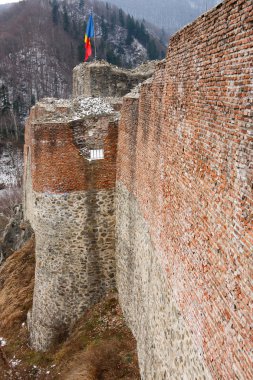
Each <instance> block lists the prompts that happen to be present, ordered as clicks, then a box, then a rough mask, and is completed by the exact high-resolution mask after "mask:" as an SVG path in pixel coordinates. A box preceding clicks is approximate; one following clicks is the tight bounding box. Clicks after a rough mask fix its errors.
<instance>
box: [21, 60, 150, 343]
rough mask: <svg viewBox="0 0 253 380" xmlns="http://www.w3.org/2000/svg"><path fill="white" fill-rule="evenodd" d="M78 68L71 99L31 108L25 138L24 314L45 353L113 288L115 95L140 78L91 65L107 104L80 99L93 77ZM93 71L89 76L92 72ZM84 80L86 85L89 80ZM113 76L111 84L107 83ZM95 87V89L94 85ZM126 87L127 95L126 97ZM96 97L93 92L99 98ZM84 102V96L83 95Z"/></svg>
mask: <svg viewBox="0 0 253 380" xmlns="http://www.w3.org/2000/svg"><path fill="white" fill-rule="evenodd" d="M90 66H92V67H93V66H94V64H91V65H88V64H82V65H79V66H78V67H77V68H76V69H75V75H74V86H73V87H74V95H75V96H77V95H80V96H79V97H77V98H74V99H73V100H56V99H44V100H42V101H41V102H39V103H37V104H36V106H35V107H33V108H32V110H31V113H30V117H29V119H28V121H27V124H26V135H25V178H24V183H25V186H24V188H25V192H24V205H25V207H24V208H25V217H26V219H29V220H30V222H31V225H32V227H33V229H34V232H35V238H36V276H35V289H34V299H33V307H32V310H31V311H30V313H29V315H28V324H29V330H30V336H31V342H32V345H33V347H34V348H35V349H37V350H46V349H47V348H48V347H49V346H50V345H51V344H53V343H54V342H56V341H59V339H61V337H63V336H64V335H65V334H66V332H67V331H68V330H69V328H70V327H71V326H72V324H73V323H74V322H75V321H76V320H77V318H78V317H80V316H81V315H82V313H83V312H84V310H86V309H87V308H88V307H90V306H91V305H92V304H94V303H96V302H97V301H98V300H99V299H101V297H102V296H103V295H104V294H105V293H106V292H108V291H109V290H111V289H113V288H114V287H115V212H114V195H115V181H116V155H117V134H118V128H117V127H118V119H119V112H118V110H119V108H120V106H121V101H120V97H121V95H122V94H123V93H125V92H127V91H128V90H129V88H131V87H132V86H134V85H136V84H137V83H138V82H139V81H140V80H144V79H146V77H147V76H150V75H151V73H152V72H153V71H152V70H153V69H152V67H153V64H152V65H151V71H150V70H148V72H146V73H145V74H143V75H140V74H139V73H133V72H131V71H128V70H119V69H116V68H113V67H111V66H108V65H107V64H104V63H103V64H99V63H96V64H95V69H96V73H97V72H99V70H100V69H101V71H102V74H103V73H104V70H105V69H106V71H107V85H108V88H109V87H110V85H109V83H111V88H114V83H115V78H116V77H117V76H120V78H121V79H120V80H121V86H120V88H119V89H117V88H116V87H115V88H114V90H113V92H112V91H111V90H110V91H109V89H108V92H109V95H111V96H112V95H113V98H112V97H111V98H110V99H106V98H101V97H97V98H94V97H92V95H94V94H93V90H92V88H91V87H89V86H88V87H87V88H86V89H85V88H84V89H83V90H82V92H83V93H82V94H77V93H76V91H75V88H76V87H77V85H76V83H79V89H80V83H82V86H85V85H87V84H85V83H84V82H82V81H83V78H86V80H90V82H91V83H93V79H92V78H93V74H94V73H93V71H92V68H90ZM92 73H93V74H92ZM87 78H88V79H87ZM110 78H111V79H110ZM96 86H97V85H96ZM123 87H124V88H125V90H124V91H123V90H122V89H123ZM99 95H102V96H103V95H105V88H104V87H103V85H102V83H101V94H99V92H98V89H97V87H96V96H99ZM84 96H85V97H84Z"/></svg>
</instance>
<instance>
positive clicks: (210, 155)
mask: <svg viewBox="0 0 253 380" xmlns="http://www.w3.org/2000/svg"><path fill="white" fill-rule="evenodd" d="M252 26H253V4H252V1H251V0H237V1H234V0H227V1H225V2H223V3H222V4H220V5H219V6H218V7H217V8H215V9H213V10H212V11H210V12H209V13H207V14H205V15H203V16H202V17H200V18H198V19H197V20H196V21H195V22H194V23H193V24H191V25H189V26H187V27H186V28H184V29H183V30H181V31H180V32H179V33H177V34H176V35H175V36H174V37H173V38H172V39H171V41H170V45H169V48H168V53H167V60H166V66H165V68H164V67H160V69H159V70H158V71H157V72H156V75H155V77H154V79H153V81H150V80H149V81H148V82H147V83H145V84H144V85H142V88H141V91H140V95H139V96H138V95H136V94H135V95H133V96H131V95H129V96H127V97H126V98H125V100H124V104H123V109H122V119H121V124H120V131H119V143H118V147H119V153H118V174H117V185H118V203H117V231H118V232H117V261H118V264H117V265H118V274H117V276H118V287H119V290H120V295H121V302H122V305H123V308H124V310H125V313H126V317H127V318H128V320H129V323H130V324H131V325H132V327H133V330H134V333H135V335H136V336H137V340H138V345H139V347H142V346H143V344H144V345H145V344H147V342H149V345H150V347H149V349H150V350H151V352H153V353H152V355H153V362H155V361H157V363H158V364H150V361H151V359H150V357H147V358H145V355H146V354H144V351H145V350H144V349H142V348H140V350H139V351H140V363H141V371H142V373H143V376H144V378H146V379H155V378H156V377H155V375H154V374H155V373H156V371H158V373H159V375H158V377H157V378H159V379H163V378H164V379H167V378H173V379H177V378H184V377H182V376H187V373H188V376H189V373H190V372H189V371H192V372H191V373H193V374H194V376H196V377H197V378H198V379H200V378H201V379H202V378H206V377H207V376H208V375H207V372H208V371H210V376H211V377H212V378H214V379H251V378H252V377H253V370H252V368H253V366H252V361H251V360H252V358H251V356H250V349H252V340H251V339H252V335H251V334H252V331H251V329H250V325H252V314H251V310H250V304H251V302H252V288H251V285H250V277H251V275H252V261H251V260H252V256H251V255H252V243H253V231H252V203H253V202H252V170H253V168H252V162H253V149H252V148H253V109H252V102H253V95H252V74H253V61H252V57H253V38H252ZM126 194H127V195H126ZM136 202H137V206H134V205H135V204H136ZM125 203H127V205H128V206H125ZM121 204H124V208H123V207H121ZM136 210H138V211H136ZM135 212H138V215H136V214H135ZM143 223H144V224H145V225H146V230H147V231H148V232H145V233H148V235H149V238H150V242H148V240H147V237H146V235H145V233H144V230H143V234H142V233H141V231H137V232H136V233H135V232H134V226H135V225H136V226H140V225H143ZM140 235H141V236H140ZM144 241H146V243H145V244H144V243H143V242H144ZM141 249H143V250H145V252H144V251H141ZM146 250H147V252H149V261H147V260H142V259H141V258H142V257H146V256H147V252H146ZM150 252H152V255H151V256H150ZM154 262H159V265H158V268H159V269H157V264H154ZM130 263H132V266H131V265H130ZM136 265H139V267H138V268H136ZM140 266H141V267H140ZM164 272H166V279H167V281H168V292H169V293H170V294H171V299H170V301H169V302H171V303H173V305H174V303H175V305H176V306H175V307H176V309H177V310H178V313H179V314H178V315H182V316H183V319H184V323H185V326H184V331H187V332H188V333H189V334H190V335H189V336H190V338H189V340H191V341H192V346H191V347H190V348H189V347H188V348H186V349H185V350H181V351H180V350H178V351H177V350H176V347H177V345H176V340H175V339H174V338H172V336H171V337H169V338H168V336H167V337H166V333H165V332H166V328H168V321H171V310H165V309H166V306H164V303H163V301H162V297H163V296H165V295H164V294H161V293H160V292H159V288H157V289H156V290H154V289H153V288H152V289H153V290H152V291H150V293H149V291H148V289H149V287H148V285H147V284H148V283H149V282H150V281H152V278H154V277H155V276H157V283H158V281H160V280H159V278H161V276H164ZM137 273H138V276H137ZM148 278H149V280H148ZM164 281H165V280H164ZM129 287H131V289H135V291H132V292H131V293H129V294H128V293H127V291H126V290H125V289H129ZM145 289H146V291H145ZM151 304H152V305H153V306H154V307H155V308H156V316H155V318H156V319H157V323H158V322H159V324H160V326H162V327H161V328H163V329H164V335H163V336H160V337H159V342H158V344H157V342H156V341H155V334H154V331H155V330H154V329H153V331H152V329H150V326H151V324H152V323H153V322H152V321H151V320H150V318H149V314H150V313H149V312H150V306H149V305H151ZM138 305H139V306H138ZM173 307H174V306H173ZM164 310H165V311H164ZM148 311H149V312H148ZM140 312H141V313H143V314H145V313H146V319H144V320H143V319H142V316H141V315H140ZM173 323H174V322H173ZM143 325H144V327H143ZM170 328H171V326H170ZM147 330H150V331H149V332H147ZM140 331H142V332H143V331H146V335H145V336H144V335H143V334H141V333H140ZM188 333H187V334H188ZM167 335H168V334H167ZM144 340H145V342H146V343H145V342H143V341H144ZM165 341H166V342H167V347H168V351H169V350H172V352H173V353H171V356H170V359H171V363H169V362H168V360H170V359H169V358H168V357H167V356H166V355H167V353H166V352H164V342H165ZM170 345H172V346H173V345H174V347H175V350H174V351H173V348H172V349H171V347H170V348H169V346H170ZM165 347H166V345H165ZM192 347H195V348H192ZM152 350H153V351H152ZM193 351H194V352H195V353H196V355H197V356H196V355H195V354H192V353H193ZM189 353H191V354H192V355H193V356H194V355H195V356H194V358H193V359H192V368H191V369H189V368H190V367H189V363H188V364H187V363H185V362H184V360H185V358H186V357H187V355H188V354H189ZM196 357H197V358H198V360H200V361H201V363H202V365H203V368H205V369H204V370H203V368H202V370H200V366H199V365H197V364H196V363H197V359H196ZM154 358H155V359H154ZM180 358H181V359H180ZM165 359H166V360H165ZM179 359H180V360H182V361H183V363H184V364H183V365H182V366H181V367H180V366H177V365H176V364H177V362H179ZM152 366H153V367H152ZM154 367H156V368H154ZM161 367H163V372H162V371H161ZM205 371H206V372H205ZM168 374H170V376H172V377H169V376H168ZM185 378H187V377H185ZM188 378H189V377H188ZM190 378H193V377H190Z"/></svg>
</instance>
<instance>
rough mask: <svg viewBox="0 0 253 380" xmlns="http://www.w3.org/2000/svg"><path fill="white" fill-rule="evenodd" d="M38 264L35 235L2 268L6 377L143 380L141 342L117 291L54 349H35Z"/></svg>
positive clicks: (1, 359)
mask: <svg viewBox="0 0 253 380" xmlns="http://www.w3.org/2000/svg"><path fill="white" fill-rule="evenodd" d="M34 267H35V258H34V238H32V239H31V240H29V241H28V242H27V243H26V244H25V245H24V247H23V248H22V249H20V250H19V251H17V252H15V253H14V254H13V255H12V256H11V257H9V258H8V259H7V260H6V262H5V263H4V264H3V265H2V266H1V267H0V278H1V281H0V314H1V320H0V378H1V380H4V379H6V380H10V379H15V380H16V379H20V380H29V379H30V380H34V379H37V380H45V379H47V380H53V379H59V380H60V379H61V380H62V379H65V380H79V379H80V380H81V379H84V378H85V379H86V380H88V379H90V380H98V379H104V380H118V379H124V380H139V369H138V363H137V355H136V343H135V340H134V338H133V336H132V334H131V332H130V331H129V329H128V328H127V327H126V325H125V322H124V320H123V316H122V312H121V309H120V307H119V305H118V299H117V295H116V294H115V293H114V294H110V295H109V296H107V297H106V298H105V299H104V300H103V301H102V302H100V303H99V304H97V305H96V306H95V307H93V308H92V309H90V310H89V311H88V312H87V313H85V314H84V315H83V317H82V318H80V320H79V321H78V322H77V324H76V325H75V326H74V328H73V329H72V331H71V334H70V335H69V337H68V339H67V340H66V341H65V342H64V343H61V344H59V345H56V346H55V347H54V348H53V349H52V350H51V351H50V352H47V353H40V352H34V351H33V350H31V349H30V348H29V338H28V331H27V325H26V316H27V311H28V310H29V309H30V307H31V305H32V296H33V286H34ZM63 338H64V339H66V338H67V337H63ZM1 346H2V347H1Z"/></svg>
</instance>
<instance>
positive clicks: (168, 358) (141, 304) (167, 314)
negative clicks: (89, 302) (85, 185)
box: [116, 184, 212, 380]
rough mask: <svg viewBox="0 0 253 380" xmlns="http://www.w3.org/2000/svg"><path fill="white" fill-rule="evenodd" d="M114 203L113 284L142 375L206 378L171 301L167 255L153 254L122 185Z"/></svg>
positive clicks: (136, 209) (200, 353)
mask: <svg viewBox="0 0 253 380" xmlns="http://www.w3.org/2000/svg"><path fill="white" fill-rule="evenodd" d="M116 204H117V210H116V213H117V258H118V259H117V268H116V273H117V285H118V291H119V294H120V299H121V305H122V307H123V309H124V312H125V315H126V320H127V322H128V324H129V326H130V327H131V329H132V331H133V333H134V335H135V338H136V340H137V343H138V356H139V366H140V370H141V377H142V379H148V380H149V379H154V380H157V379H159V380H162V379H164V380H166V379H173V380H181V379H198V380H204V379H206V380H207V379H211V378H212V377H211V375H210V373H209V370H208V369H207V368H206V366H205V364H204V361H203V349H202V347H197V348H196V346H195V344H194V341H193V339H192V334H191V331H190V329H189V327H188V326H187V325H186V323H185V321H184V318H183V316H182V314H181V312H180V310H179V308H178V305H177V303H176V300H175V297H174V294H173V289H172V288H171V286H170V283H169V279H168V275H167V271H166V266H165V265H164V264H165V262H166V258H163V256H162V255H161V252H156V250H155V248H154V246H153V244H152V241H151V239H150V232H149V229H148V225H147V223H146V221H145V219H144V218H143V217H142V216H141V210H140V208H139V205H138V202H137V201H136V198H135V197H134V196H133V195H132V194H131V193H130V192H129V191H128V190H127V189H126V187H125V186H124V185H122V184H119V185H118V187H117V202H116ZM164 260H165V261H164Z"/></svg>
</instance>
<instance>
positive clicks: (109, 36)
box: [0, 0, 165, 137]
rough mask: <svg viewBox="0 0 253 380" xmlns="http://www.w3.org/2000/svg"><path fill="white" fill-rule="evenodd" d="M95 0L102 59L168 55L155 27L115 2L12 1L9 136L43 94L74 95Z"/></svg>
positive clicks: (7, 56) (1, 31)
mask: <svg viewBox="0 0 253 380" xmlns="http://www.w3.org/2000/svg"><path fill="white" fill-rule="evenodd" d="M92 4H93V8H94V21H95V27H96V44H97V58H98V59H106V60H108V61H109V62H111V63H114V64H117V65H120V66H125V67H134V66H136V65H138V64H140V63H141V62H143V61H145V60H147V59H155V58H161V57H162V56H163V55H164V53H165V51H164V46H163V45H161V43H160V42H159V40H158V38H157V37H155V36H154V33H152V36H151V35H150V34H149V33H148V32H147V30H146V29H145V26H144V24H142V23H139V22H136V21H135V20H134V19H133V18H132V17H130V16H127V15H126V14H124V13H123V12H122V11H121V10H119V9H118V8H117V7H115V6H109V5H108V4H107V5H105V4H104V3H102V2H98V1H95V2H92V3H91V2H90V1H82V0H80V1H79V0H68V1H57V0H53V1H49V0H27V1H23V2H20V3H16V4H13V5H12V6H10V7H9V8H8V9H7V10H5V11H2V12H0V110H1V119H0V130H1V131H2V135H4V137H6V136H5V135H6V134H7V135H16V131H15V128H16V124H17V125H19V123H20V121H22V120H23V119H24V117H25V116H26V115H27V112H28V109H29V108H30V106H32V105H33V104H34V103H35V102H36V101H37V100H38V99H40V98H42V97H45V96H53V97H60V98H68V97H69V96H70V93H71V75H72V69H73V67H74V66H75V65H76V64H78V63H79V62H81V61H83V57H84V48H83V36H84V32H85V30H86V22H85V21H86V20H87V18H88V14H89V11H90V9H91V7H92ZM13 118H16V123H15V122H13ZM6 125H7V128H6ZM18 132H19V131H18ZM7 137H8V136H7Z"/></svg>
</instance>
